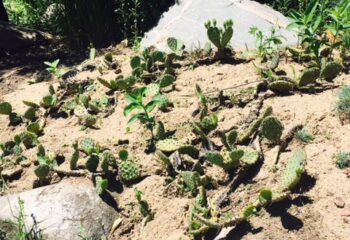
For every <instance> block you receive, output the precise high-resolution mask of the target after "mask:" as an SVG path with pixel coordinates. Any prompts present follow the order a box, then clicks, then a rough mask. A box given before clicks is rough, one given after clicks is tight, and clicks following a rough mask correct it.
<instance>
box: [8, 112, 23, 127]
mask: <svg viewBox="0 0 350 240" xmlns="http://www.w3.org/2000/svg"><path fill="white" fill-rule="evenodd" d="M21 122H22V118H21V116H20V115H18V114H17V113H14V112H12V113H10V123H11V124H13V125H16V124H19V123H21Z"/></svg>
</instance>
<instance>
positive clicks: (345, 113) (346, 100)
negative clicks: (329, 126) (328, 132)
mask: <svg viewBox="0 0 350 240" xmlns="http://www.w3.org/2000/svg"><path fill="white" fill-rule="evenodd" d="M337 111H338V113H339V116H340V118H341V120H346V119H349V118H350V86H344V87H342V88H341V89H340V91H339V94H338V103H337Z"/></svg>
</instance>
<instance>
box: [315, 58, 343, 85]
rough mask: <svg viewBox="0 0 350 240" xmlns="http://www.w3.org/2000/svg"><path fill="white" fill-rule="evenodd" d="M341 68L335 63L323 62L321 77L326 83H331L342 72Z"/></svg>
mask: <svg viewBox="0 0 350 240" xmlns="http://www.w3.org/2000/svg"><path fill="white" fill-rule="evenodd" d="M342 69H343V66H342V65H341V64H339V63H336V62H333V61H331V62H325V63H322V68H321V74H320V75H321V77H322V78H323V79H325V80H327V81H332V80H333V79H334V78H336V77H337V76H338V75H339V73H340V72H341V71H342Z"/></svg>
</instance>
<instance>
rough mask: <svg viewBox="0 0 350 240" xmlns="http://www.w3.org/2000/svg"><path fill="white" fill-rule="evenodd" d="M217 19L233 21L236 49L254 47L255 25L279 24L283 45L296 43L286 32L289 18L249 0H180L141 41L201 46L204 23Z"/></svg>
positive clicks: (264, 28)
mask: <svg viewBox="0 0 350 240" xmlns="http://www.w3.org/2000/svg"><path fill="white" fill-rule="evenodd" d="M212 19H216V20H217V22H218V26H222V23H223V22H224V21H225V20H227V19H232V20H233V21H234V36H233V39H232V40H231V46H232V47H234V48H235V49H241V50H242V49H245V48H246V46H247V47H248V48H250V49H253V48H255V39H254V37H253V36H251V35H250V34H249V29H250V27H251V26H253V25H255V26H257V27H258V28H259V29H261V30H262V31H264V32H266V33H270V30H271V28H272V27H273V26H275V25H278V26H279V27H281V30H280V34H282V35H283V36H284V37H285V39H286V45H295V44H296V43H297V37H296V35H295V33H294V32H290V31H287V30H286V29H285V28H286V27H287V25H288V23H289V21H288V19H287V18H286V17H285V16H283V15H282V14H281V13H279V12H277V11H275V10H273V9H272V8H270V7H268V6H266V5H262V4H260V3H257V2H254V1H250V0H179V4H176V5H174V6H173V7H171V8H170V9H169V11H168V12H166V13H164V14H163V16H162V18H161V20H160V21H159V23H158V25H157V26H156V27H155V28H154V29H152V30H151V31H149V32H148V33H147V34H146V35H145V38H144V39H143V40H142V43H141V44H142V46H143V47H149V46H155V47H157V48H158V49H160V50H166V49H167V47H166V39H167V38H168V37H175V38H178V39H181V40H182V41H184V43H185V45H186V49H187V50H194V49H195V48H198V47H201V48H203V47H204V46H205V44H206V42H207V41H208V38H207V33H206V28H205V26H204V23H205V22H207V21H208V20H212Z"/></svg>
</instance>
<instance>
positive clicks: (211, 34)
mask: <svg viewBox="0 0 350 240" xmlns="http://www.w3.org/2000/svg"><path fill="white" fill-rule="evenodd" d="M216 24H217V23H216V20H212V21H208V22H207V23H205V27H206V28H207V35H208V38H209V40H210V41H211V42H212V43H213V44H214V45H215V47H216V48H217V53H216V57H217V58H222V57H224V56H225V49H226V48H227V46H228V44H229V43H230V41H231V38H232V37H233V21H232V20H227V21H225V22H224V27H223V28H219V27H217V25H216Z"/></svg>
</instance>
